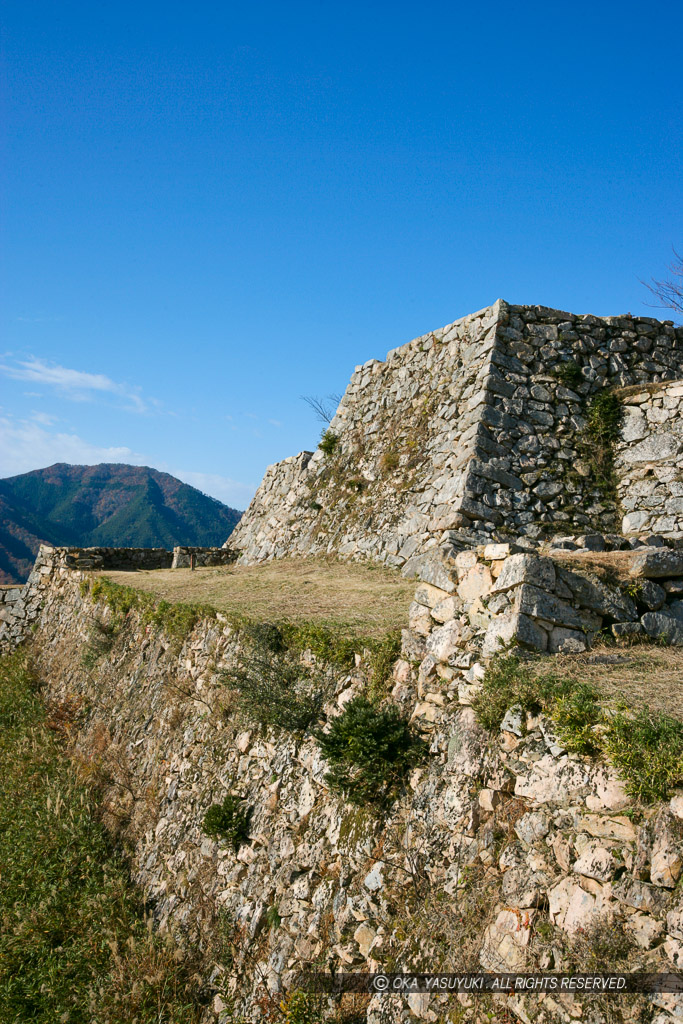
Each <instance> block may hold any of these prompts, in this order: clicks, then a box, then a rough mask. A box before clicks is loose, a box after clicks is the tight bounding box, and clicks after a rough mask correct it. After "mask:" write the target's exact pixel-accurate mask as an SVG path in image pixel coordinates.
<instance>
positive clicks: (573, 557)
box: [548, 550, 639, 584]
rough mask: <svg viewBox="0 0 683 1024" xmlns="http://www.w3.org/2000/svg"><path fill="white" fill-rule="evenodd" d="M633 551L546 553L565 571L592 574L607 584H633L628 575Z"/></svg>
mask: <svg viewBox="0 0 683 1024" xmlns="http://www.w3.org/2000/svg"><path fill="white" fill-rule="evenodd" d="M637 554H639V552H638V551H637V550H635V551H557V550H556V551H548V555H549V556H550V558H552V559H553V560H554V561H555V562H559V564H560V565H563V566H564V567H565V569H571V570H574V571H578V572H594V573H595V574H596V576H599V577H600V578H601V579H604V580H605V582H607V583H609V582H612V583H615V584H618V583H625V582H633V577H632V576H631V575H630V570H631V565H632V564H633V559H634V558H635V556H636V555H637Z"/></svg>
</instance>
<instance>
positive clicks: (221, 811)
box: [203, 793, 250, 852]
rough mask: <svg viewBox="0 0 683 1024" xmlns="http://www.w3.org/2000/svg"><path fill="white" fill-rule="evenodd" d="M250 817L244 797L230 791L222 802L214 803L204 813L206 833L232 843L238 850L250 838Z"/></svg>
mask: <svg viewBox="0 0 683 1024" xmlns="http://www.w3.org/2000/svg"><path fill="white" fill-rule="evenodd" d="M249 818H250V812H249V810H248V808H246V807H245V806H244V801H243V800H242V798H241V797H239V796H233V794H232V793H228V795H227V796H226V798H225V800H224V801H223V803H222V804H213V805H212V806H211V807H209V809H208V811H207V812H206V814H205V815H204V822H203V828H204V835H206V836H209V837H210V838H211V839H222V840H224V841H225V842H227V843H230V845H231V846H232V848H233V850H235V852H237V850H238V849H239V848H240V846H241V845H242V843H244V842H246V840H247V839H248V838H249Z"/></svg>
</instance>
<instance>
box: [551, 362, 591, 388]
mask: <svg viewBox="0 0 683 1024" xmlns="http://www.w3.org/2000/svg"><path fill="white" fill-rule="evenodd" d="M550 372H551V373H552V375H553V377H555V378H556V379H557V380H558V381H559V382H560V384H563V385H564V386H565V387H566V388H570V389H574V388H578V386H579V385H580V384H582V383H583V380H584V377H583V374H582V373H581V367H580V366H579V364H578V363H577V362H576V361H575V360H574V359H568V360H567V362H566V363H560V364H559V366H555V367H553V369H552V370H551V371H550Z"/></svg>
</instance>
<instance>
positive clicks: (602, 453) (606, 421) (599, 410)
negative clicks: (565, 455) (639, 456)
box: [577, 390, 622, 502]
mask: <svg viewBox="0 0 683 1024" xmlns="http://www.w3.org/2000/svg"><path fill="white" fill-rule="evenodd" d="M621 416H622V406H621V402H620V401H619V399H618V398H617V396H616V395H615V394H614V392H612V391H607V390H605V391H600V392H598V394H597V395H596V396H595V398H593V400H592V402H591V403H590V405H589V406H588V411H587V415H586V421H587V422H586V428H585V430H584V432H583V437H582V438H580V440H579V443H578V446H577V447H578V449H579V453H580V454H581V455H582V456H583V457H584V458H585V459H586V460H587V462H588V463H589V465H590V467H591V471H592V473H591V475H592V477H593V482H594V484H595V486H596V487H598V488H599V490H601V491H602V492H603V494H604V495H605V497H607V498H610V499H611V500H613V501H615V502H616V488H617V481H616V476H615V472H614V446H615V444H616V442H617V440H618V439H619V426H620V424H621Z"/></svg>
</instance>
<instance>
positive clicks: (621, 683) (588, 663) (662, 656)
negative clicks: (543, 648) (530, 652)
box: [536, 644, 683, 721]
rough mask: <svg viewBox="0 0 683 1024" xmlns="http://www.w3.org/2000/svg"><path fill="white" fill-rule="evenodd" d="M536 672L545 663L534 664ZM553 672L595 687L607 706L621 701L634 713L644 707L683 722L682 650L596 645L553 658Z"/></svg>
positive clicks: (650, 646)
mask: <svg viewBox="0 0 683 1024" xmlns="http://www.w3.org/2000/svg"><path fill="white" fill-rule="evenodd" d="M536 665H537V668H538V671H539V673H542V672H544V671H547V670H548V667H549V666H548V660H547V659H546V658H540V659H538V661H537V662H536ZM552 668H553V671H555V672H556V673H557V675H558V676H563V677H565V678H566V677H569V678H570V679H575V680H576V681H577V682H580V683H589V684H590V685H592V686H595V688H596V689H597V690H599V691H600V693H601V694H602V695H603V696H604V698H605V700H606V702H607V703H609V704H611V703H617V702H618V701H620V700H622V701H625V702H626V704H628V705H629V707H632V708H633V709H634V710H635V711H638V710H640V709H641V708H645V709H647V710H649V711H653V712H662V713H663V714H666V715H670V716H671V717H672V718H678V719H680V720H681V721H683V649H681V648H680V647H659V646H656V645H653V644H637V645H634V646H632V647H624V646H616V645H614V644H605V645H596V646H595V647H593V648H592V649H591V650H590V651H587V652H586V653H585V654H557V655H554V656H553V662H552Z"/></svg>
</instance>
